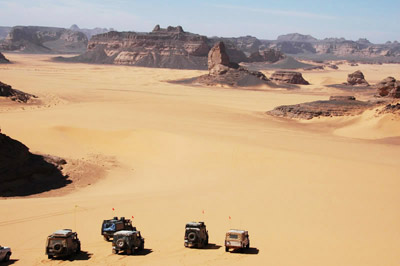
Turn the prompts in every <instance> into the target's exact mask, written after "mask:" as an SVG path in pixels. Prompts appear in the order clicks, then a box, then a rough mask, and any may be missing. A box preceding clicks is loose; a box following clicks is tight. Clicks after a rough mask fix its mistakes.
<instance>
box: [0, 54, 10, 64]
mask: <svg viewBox="0 0 400 266" xmlns="http://www.w3.org/2000/svg"><path fill="white" fill-rule="evenodd" d="M7 63H10V60H8V59H7V58H6V57H5V56H4V55H3V54H2V53H0V64H7Z"/></svg>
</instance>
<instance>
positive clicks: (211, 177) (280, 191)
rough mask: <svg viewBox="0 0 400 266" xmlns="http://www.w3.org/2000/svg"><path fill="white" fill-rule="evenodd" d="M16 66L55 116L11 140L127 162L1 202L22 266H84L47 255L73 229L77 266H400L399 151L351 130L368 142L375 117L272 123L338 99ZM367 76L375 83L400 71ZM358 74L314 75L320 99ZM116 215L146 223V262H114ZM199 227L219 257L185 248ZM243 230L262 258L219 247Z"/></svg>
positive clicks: (15, 118)
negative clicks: (284, 110)
mask: <svg viewBox="0 0 400 266" xmlns="http://www.w3.org/2000/svg"><path fill="white" fill-rule="evenodd" d="M7 57H9V58H10V60H12V61H13V62H16V63H15V64H13V65H7V66H1V67H0V80H1V81H3V82H6V83H8V84H12V85H13V86H15V87H16V88H19V89H23V90H25V91H27V92H29V93H33V94H36V95H38V96H39V97H43V102H44V104H43V105H41V106H40V107H38V106H28V107H24V109H22V107H21V106H20V105H15V106H14V105H13V106H11V107H9V108H10V109H8V111H6V112H5V111H3V112H2V113H1V120H0V123H1V124H0V126H1V128H2V131H3V132H5V133H7V134H8V135H10V136H12V137H13V138H15V139H18V140H19V141H21V142H23V143H24V144H26V145H27V146H28V147H30V148H31V150H32V151H33V152H36V151H37V152H42V153H49V154H54V155H57V156H60V157H63V158H72V159H82V158H93V156H96V155H97V156H99V157H98V158H99V160H98V161H100V162H101V160H103V159H102V158H113V160H114V162H115V163H114V164H113V166H112V167H109V168H107V169H108V170H107V173H108V174H107V176H106V177H105V178H100V179H99V180H98V181H97V182H93V183H92V184H91V185H90V186H87V187H85V188H82V189H77V190H74V191H73V192H72V193H69V194H66V195H63V196H59V197H33V198H26V199H22V198H21V199H3V200H0V213H1V217H0V235H1V243H0V244H1V245H8V246H11V247H12V248H13V256H12V258H14V259H17V261H15V263H14V264H15V265H43V264H45V265H66V264H71V262H70V261H68V260H66V261H63V260H61V261H49V260H47V257H46V256H45V255H44V244H45V239H46V236H47V235H48V234H50V233H52V232H53V231H54V230H56V229H60V228H73V229H76V230H77V231H78V234H79V236H80V238H81V241H82V249H83V250H84V251H87V253H84V254H82V255H80V256H79V257H78V258H77V260H75V261H73V262H72V263H73V264H74V265H133V264H140V265H227V264H230V265H285V266H287V265H306V266H313V265H315V266H317V265H318V266H320V265H326V266H330V265H332V266H337V265H362V266H366V265H398V262H399V261H400V253H399V252H398V247H399V246H400V237H399V236H400V229H399V226H398V224H399V220H400V206H399V202H400V193H398V187H399V185H400V180H399V174H398V173H399V169H400V168H399V164H398V158H399V156H400V150H399V149H398V146H397V145H396V144H393V143H381V142H380V141H379V140H376V139H374V138H373V137H368V138H367V137H366V138H365V139H370V140H365V139H360V138H363V137H360V138H357V136H356V135H357V134H358V132H359V131H352V132H351V133H348V134H347V133H346V132H349V131H348V130H344V129H343V131H340V130H339V129H340V128H344V127H354V126H357V125H358V124H357V123H361V124H362V125H363V126H364V128H363V129H362V130H368V126H367V125H366V124H365V123H363V122H362V121H361V122H360V119H361V120H362V119H364V118H353V119H356V121H353V120H350V119H347V120H334V121H333V122H332V123H331V122H329V121H327V120H316V121H312V122H308V123H299V122H296V121H288V120H285V119H278V118H273V117H270V116H267V115H265V114H264V112H265V111H267V110H271V109H273V108H274V107H275V106H278V105H282V104H294V103H299V102H306V101H313V100H318V99H321V97H328V93H327V92H328V89H323V90H320V91H319V92H318V93H311V92H310V91H305V92H307V93H305V94H299V93H296V92H291V93H289V92H282V91H275V90H272V89H271V90H270V91H244V90H231V89H218V88H201V87H186V86H181V85H174V84H170V83H166V82H163V81H164V80H172V79H183V78H190V77H193V76H198V75H201V74H203V73H204V72H202V71H178V70H164V69H148V68H135V67H124V66H94V65H83V64H62V63H53V62H49V61H47V59H48V58H47V57H46V56H31V55H14V54H7ZM362 67H364V68H363V69H362V71H365V72H364V74H366V77H367V80H368V81H370V79H369V76H371V80H375V79H376V80H380V79H382V78H384V77H386V76H387V75H395V72H398V71H397V70H398V68H397V66H390V65H389V66H379V67H380V72H379V73H376V71H375V69H376V68H377V67H378V66H362ZM348 68H350V67H348ZM346 71H347V69H341V70H339V71H338V72H333V73H334V74H332V72H327V73H322V72H317V73H313V72H307V73H305V74H304V77H305V78H306V79H307V80H310V81H311V82H312V83H313V84H314V86H315V87H318V84H320V83H319V82H322V81H324V80H325V81H326V80H327V78H332V79H334V80H335V81H336V82H338V83H340V82H342V80H344V79H345V77H346V75H347V74H346V73H347V72H346ZM353 72H354V71H353ZM21 77H24V78H21ZM300 92H303V90H300ZM383 122H384V123H385V125H386V124H388V123H389V124H388V125H389V126H385V132H386V131H387V132H389V133H390V134H389V133H385V134H378V135H376V136H377V137H378V138H380V137H383V136H391V137H395V136H397V137H398V136H399V134H398V133H393V132H395V130H396V132H399V131H397V130H398V123H399V122H398V121H382V123H383ZM391 123H393V124H392V125H391ZM374 130H379V128H375V129H374ZM343 132H345V133H346V134H345V133H343ZM336 133H337V134H336ZM91 178H93V177H91ZM91 182H92V180H91ZM112 208H115V211H114V212H113V211H112ZM203 210H204V214H203V213H202V211H203ZM114 215H118V216H125V217H131V216H134V220H133V221H134V224H135V225H136V226H137V227H138V229H140V230H141V232H142V234H143V236H144V237H145V239H146V243H145V248H146V249H147V250H146V251H145V254H144V255H140V256H123V255H119V256H118V255H113V254H111V244H110V243H106V242H104V241H103V239H102V237H101V236H100V225H101V221H102V220H103V219H106V218H109V217H112V216H114ZM229 216H231V219H229V218H228V217H229ZM191 220H204V221H205V222H206V224H207V226H208V230H209V233H210V242H211V243H213V244H215V246H211V247H210V248H209V249H207V250H196V249H185V248H184V247H183V236H184V224H185V223H186V222H188V221H191ZM230 228H243V229H246V230H249V233H250V238H251V246H252V247H253V248H252V249H251V251H250V254H238V253H234V254H231V253H225V251H224V248H223V247H220V246H223V240H224V234H225V232H226V231H227V230H228V229H230Z"/></svg>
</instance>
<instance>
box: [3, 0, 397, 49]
mask: <svg viewBox="0 0 400 266" xmlns="http://www.w3.org/2000/svg"><path fill="white" fill-rule="evenodd" d="M0 12H1V13H0V26H16V25H35V26H54V27H70V26H71V25H72V24H77V25H78V26H79V27H80V28H95V27H101V28H114V29H116V30H119V31H140V32H148V31H151V30H152V29H153V27H154V26H155V25H156V24H160V26H161V27H167V26H170V25H171V26H177V25H181V26H182V27H183V29H184V30H185V31H189V32H193V33H198V34H202V35H207V36H221V37H239V36H245V35H252V36H255V37H257V38H259V39H267V40H272V39H276V38H277V36H279V35H282V34H287V33H295V32H297V33H301V34H310V35H312V36H314V37H316V38H319V39H323V38H327V37H344V38H346V39H350V40H357V39H359V38H367V39H369V40H370V41H372V42H374V43H384V42H386V41H394V40H398V41H400V15H399V13H400V0H380V1H372V0H351V1H350V0H320V1H315V0H302V1H299V0H281V1H277V0H272V1H269V0H264V1H262V0H246V1H244V0H230V1H225V0H222V1H211V0H198V1H194V0H192V1H191V0H186V1H182V0H176V1H174V0H167V1H166V0H164V1H162V0H140V1H136V0H131V1H128V0H33V1H32V0H0Z"/></svg>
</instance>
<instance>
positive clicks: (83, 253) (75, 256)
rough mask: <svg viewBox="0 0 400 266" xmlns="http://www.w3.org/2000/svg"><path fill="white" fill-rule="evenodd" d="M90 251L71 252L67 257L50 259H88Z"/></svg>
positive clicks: (90, 254)
mask: <svg viewBox="0 0 400 266" xmlns="http://www.w3.org/2000/svg"><path fill="white" fill-rule="evenodd" d="M92 255H93V254H92V253H89V252H87V251H81V252H80V253H78V254H73V255H71V256H69V257H61V258H57V257H56V258H53V259H52V260H61V261H79V260H90V258H91V257H92Z"/></svg>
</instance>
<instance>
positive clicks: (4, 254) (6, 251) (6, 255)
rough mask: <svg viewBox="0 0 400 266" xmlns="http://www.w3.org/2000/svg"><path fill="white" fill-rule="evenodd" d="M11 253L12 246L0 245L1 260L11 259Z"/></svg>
mask: <svg viewBox="0 0 400 266" xmlns="http://www.w3.org/2000/svg"><path fill="white" fill-rule="evenodd" d="M11 254H12V252H11V248H8V247H2V246H0V261H9V260H10V257H11Z"/></svg>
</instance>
